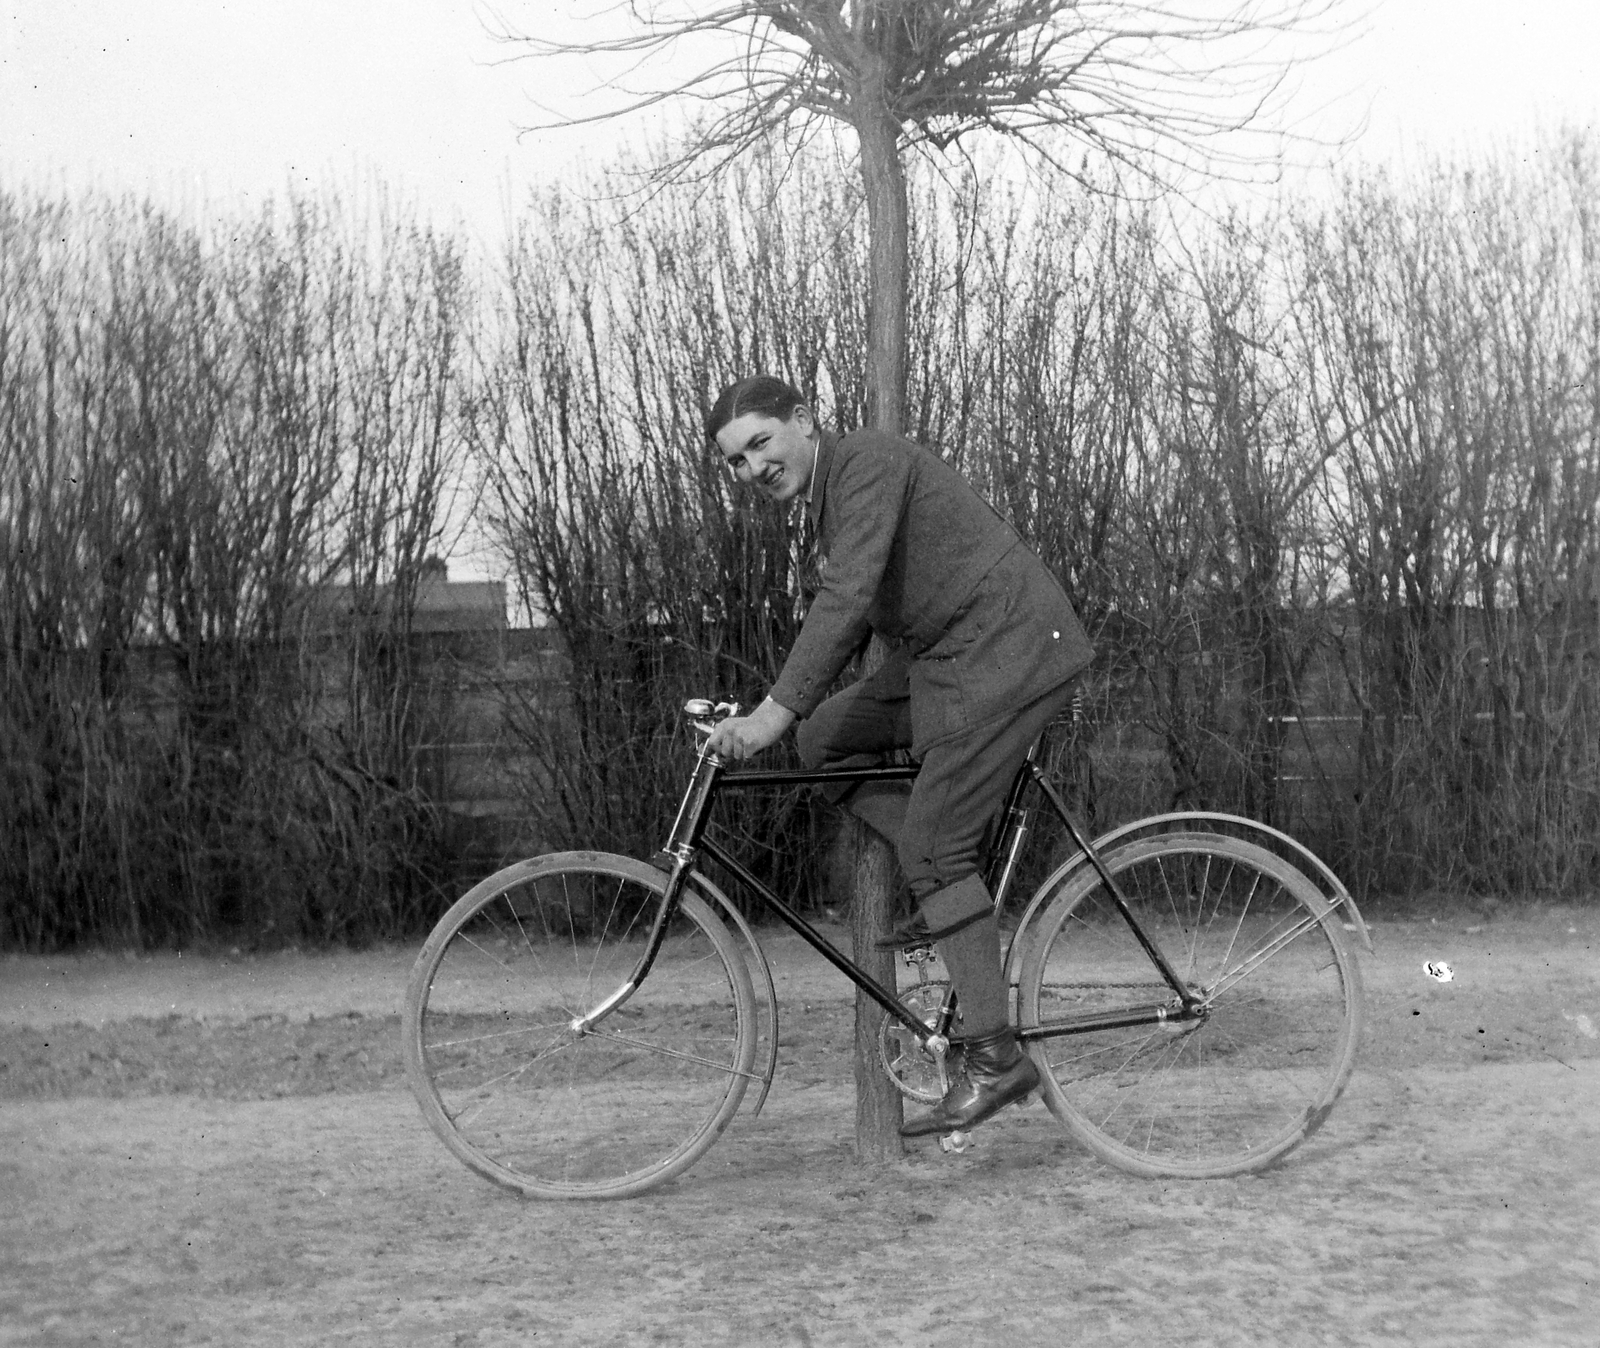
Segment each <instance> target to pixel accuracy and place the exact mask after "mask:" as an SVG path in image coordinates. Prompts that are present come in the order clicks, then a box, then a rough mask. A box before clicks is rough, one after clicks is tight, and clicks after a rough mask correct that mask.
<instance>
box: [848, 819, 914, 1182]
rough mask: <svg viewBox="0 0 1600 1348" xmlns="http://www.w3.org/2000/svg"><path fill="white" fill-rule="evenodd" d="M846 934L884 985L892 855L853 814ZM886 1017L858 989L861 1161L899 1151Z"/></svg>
mask: <svg viewBox="0 0 1600 1348" xmlns="http://www.w3.org/2000/svg"><path fill="white" fill-rule="evenodd" d="M850 840H851V844H852V846H851V849H850V852H851V859H852V862H853V865H852V867H851V880H852V883H853V892H852V895H851V901H850V940H851V944H852V946H853V948H854V950H855V960H856V963H857V964H859V965H860V966H861V968H862V969H863V970H864V971H865V972H866V973H869V974H871V975H872V976H873V977H874V978H875V979H877V980H878V982H880V983H882V984H883V985H884V986H885V987H890V988H892V987H893V986H894V982H895V967H894V962H895V955H894V953H893V952H892V951H888V950H877V949H874V948H873V944H872V943H873V942H874V941H875V940H877V939H878V938H879V937H880V936H881V935H883V933H884V932H886V931H888V929H889V921H890V918H891V917H892V915H893V910H892V902H893V895H894V888H893V884H894V858H893V857H892V855H891V854H890V851H889V846H888V844H887V843H885V842H884V840H883V839H882V838H880V837H879V836H878V835H877V834H876V833H874V832H873V831H872V830H871V829H870V828H868V827H867V826H866V825H865V824H863V823H862V822H861V821H860V820H859V819H852V820H851V839H850ZM886 1019H887V1017H886V1016H885V1015H884V1013H883V1009H882V1008H881V1007H880V1006H879V1005H878V1004H877V1003H876V1002H875V1001H873V1000H872V999H871V998H870V997H868V996H867V995H866V994H865V993H863V992H859V991H858V992H857V993H856V1052H855V1073H856V1160H857V1161H858V1162H860V1163H861V1164H862V1165H876V1164H881V1163H882V1162H884V1161H892V1160H894V1159H896V1158H897V1157H899V1156H900V1155H902V1154H903V1152H904V1150H905V1144H904V1143H903V1142H902V1141H901V1140H900V1124H901V1122H902V1121H903V1120H904V1118H905V1105H904V1101H903V1100H902V1098H901V1096H900V1092H899V1091H898V1090H896V1089H895V1086H894V1083H893V1082H892V1081H890V1080H889V1076H888V1073H886V1072H885V1071H884V1070H883V1062H882V1058H881V1057H880V1054H879V1040H878V1036H879V1034H880V1033H881V1032H882V1026H883V1022H884V1021H885V1020H886Z"/></svg>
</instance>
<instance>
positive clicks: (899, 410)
mask: <svg viewBox="0 0 1600 1348" xmlns="http://www.w3.org/2000/svg"><path fill="white" fill-rule="evenodd" d="M856 129H857V131H858V133H859V135H860V138H861V174H862V179H863V182H864V184H865V189H866V197H867V232H868V239H869V244H868V249H869V251H868V264H869V265H868V289H867V421H868V424H869V425H871V426H872V427H874V428H875V429H878V430H885V431H893V432H898V431H899V430H900V424H901V419H902V414H903V411H904V402H905V370H906V293H907V292H906V276H907V270H908V266H909V263H908V255H907V248H908V243H907V237H908V236H907V208H906V179H905V169H904V166H903V165H902V164H901V162H900V146H899V137H900V129H899V127H898V126H897V125H896V124H895V123H894V121H893V120H892V119H890V118H888V117H887V116H872V115H869V116H866V117H864V118H863V119H862V121H861V122H860V124H859V125H858V126H857V128H856ZM883 658H884V651H883V648H882V644H881V643H880V642H879V641H878V640H877V639H876V638H874V639H873V642H872V646H871V648H870V649H869V651H868V653H867V659H866V662H865V665H864V668H863V671H862V672H863V674H866V673H868V672H870V671H871V670H873V669H876V668H877V667H878V666H879V665H880V664H882V662H883ZM853 828H854V835H853V842H854V844H855V845H854V847H853V848H852V852H853V856H854V863H855V864H854V867H853V876H852V879H853V883H854V888H853V891H852V894H851V901H850V939H851V944H852V947H853V949H854V952H855V960H856V963H857V964H859V965H860V966H861V968H862V969H863V970H865V971H866V972H867V973H869V974H871V975H872V976H873V977H874V978H875V979H877V980H878V981H879V982H880V983H882V984H883V985H884V986H885V987H891V988H892V987H893V986H894V983H895V967H894V961H895V956H894V954H893V953H892V952H889V951H881V950H876V949H874V948H873V942H874V941H876V940H878V939H879V938H881V937H882V936H884V935H885V934H887V932H888V930H889V927H890V924H891V923H892V921H893V917H894V888H893V879H894V859H893V857H892V855H891V854H890V851H889V846H888V844H887V843H885V842H884V841H883V839H882V838H880V837H879V836H878V835H877V834H876V833H874V832H873V831H872V830H871V829H869V828H868V827H867V826H866V825H864V824H862V823H861V822H860V821H855V822H854V824H853ZM885 1018H886V1017H885V1016H884V1013H883V1010H882V1008H880V1007H879V1006H878V1004H877V1003H876V1002H874V1001H873V1000H872V999H871V998H870V997H868V996H866V994H865V993H862V992H859V991H858V992H857V993H856V1053H855V1072H856V1159H857V1160H858V1161H859V1162H860V1163H861V1164H863V1165H872V1164H878V1163H882V1162H884V1161H889V1160H893V1159H894V1158H896V1157H898V1156H900V1155H902V1154H903V1152H904V1150H905V1144H904V1143H903V1142H902V1141H901V1140H900V1124H901V1121H902V1120H903V1118H904V1117H905V1113H904V1102H903V1100H902V1099H901V1096H900V1092H899V1091H898V1090H896V1089H895V1086H894V1083H893V1082H892V1081H890V1080H889V1077H888V1074H887V1073H886V1072H885V1071H884V1070H883V1067H882V1065H881V1063H880V1061H879V1056H878V1035H879V1033H880V1030H881V1027H882V1025H883V1022H884V1020H885Z"/></svg>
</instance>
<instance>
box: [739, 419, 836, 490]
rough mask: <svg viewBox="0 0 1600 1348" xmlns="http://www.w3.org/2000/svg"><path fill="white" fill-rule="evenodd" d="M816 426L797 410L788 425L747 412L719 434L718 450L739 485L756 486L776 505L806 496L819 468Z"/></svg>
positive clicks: (784, 422)
mask: <svg viewBox="0 0 1600 1348" xmlns="http://www.w3.org/2000/svg"><path fill="white" fill-rule="evenodd" d="M816 431H817V426H816V422H815V421H814V420H813V419H812V416H811V410H810V409H809V408H807V407H803V406H802V407H797V408H795V409H794V411H793V412H791V413H790V414H789V418H788V420H786V421H779V420H778V418H776V417H769V416H768V415H766V413H764V412H746V413H745V414H744V415H743V416H742V417H736V418H735V419H734V420H732V421H730V422H729V423H728V424H727V425H726V426H724V427H723V428H722V429H721V430H720V431H718V432H717V448H718V449H719V450H721V451H722V457H723V459H724V460H725V461H726V462H727V465H728V467H729V468H731V469H733V475H734V477H736V478H737V479H738V480H739V481H740V482H750V483H754V484H755V485H756V486H757V487H760V488H761V490H762V491H764V492H766V494H767V495H768V496H770V497H771V498H772V499H773V500H774V501H792V500H794V499H795V498H796V497H798V496H804V495H805V493H806V489H807V488H808V487H809V486H810V485H811V474H812V472H813V470H814V469H815V468H816V465H817V435H816Z"/></svg>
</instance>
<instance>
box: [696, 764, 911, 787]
mask: <svg viewBox="0 0 1600 1348" xmlns="http://www.w3.org/2000/svg"><path fill="white" fill-rule="evenodd" d="M919 771H920V768H919V765H918V764H916V763H885V764H881V765H879V766H875V767H865V768H724V769H723V770H722V774H721V778H720V780H719V782H718V785H719V786H796V785H804V784H805V783H807V782H887V781H900V782H905V781H910V780H911V779H912V778H913V777H915V776H916V775H917V773H918V772H919Z"/></svg>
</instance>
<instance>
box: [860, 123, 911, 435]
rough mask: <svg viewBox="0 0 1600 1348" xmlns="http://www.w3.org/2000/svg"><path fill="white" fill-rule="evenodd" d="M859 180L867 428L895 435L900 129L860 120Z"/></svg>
mask: <svg viewBox="0 0 1600 1348" xmlns="http://www.w3.org/2000/svg"><path fill="white" fill-rule="evenodd" d="M856 129H857V132H858V134H859V136H860V140H861V178H862V184H863V187H864V188H865V190H866V197H867V264H868V265H867V422H868V424H869V425H871V426H873V427H875V428H876V429H878V430H882V431H893V432H895V433H897V434H898V433H899V431H900V426H901V422H902V421H903V420H904V414H905V388H906V303H907V284H908V282H907V275H908V272H909V269H910V262H909V253H908V250H909V247H910V244H909V234H908V231H909V227H910V226H909V219H908V209H907V205H906V174H905V166H904V165H903V164H901V162H900V128H899V127H898V126H897V125H895V123H894V121H893V120H892V119H891V118H888V117H887V116H882V117H872V116H868V117H863V118H862V120H861V123H860V124H859V125H858V127H857V128H856Z"/></svg>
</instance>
